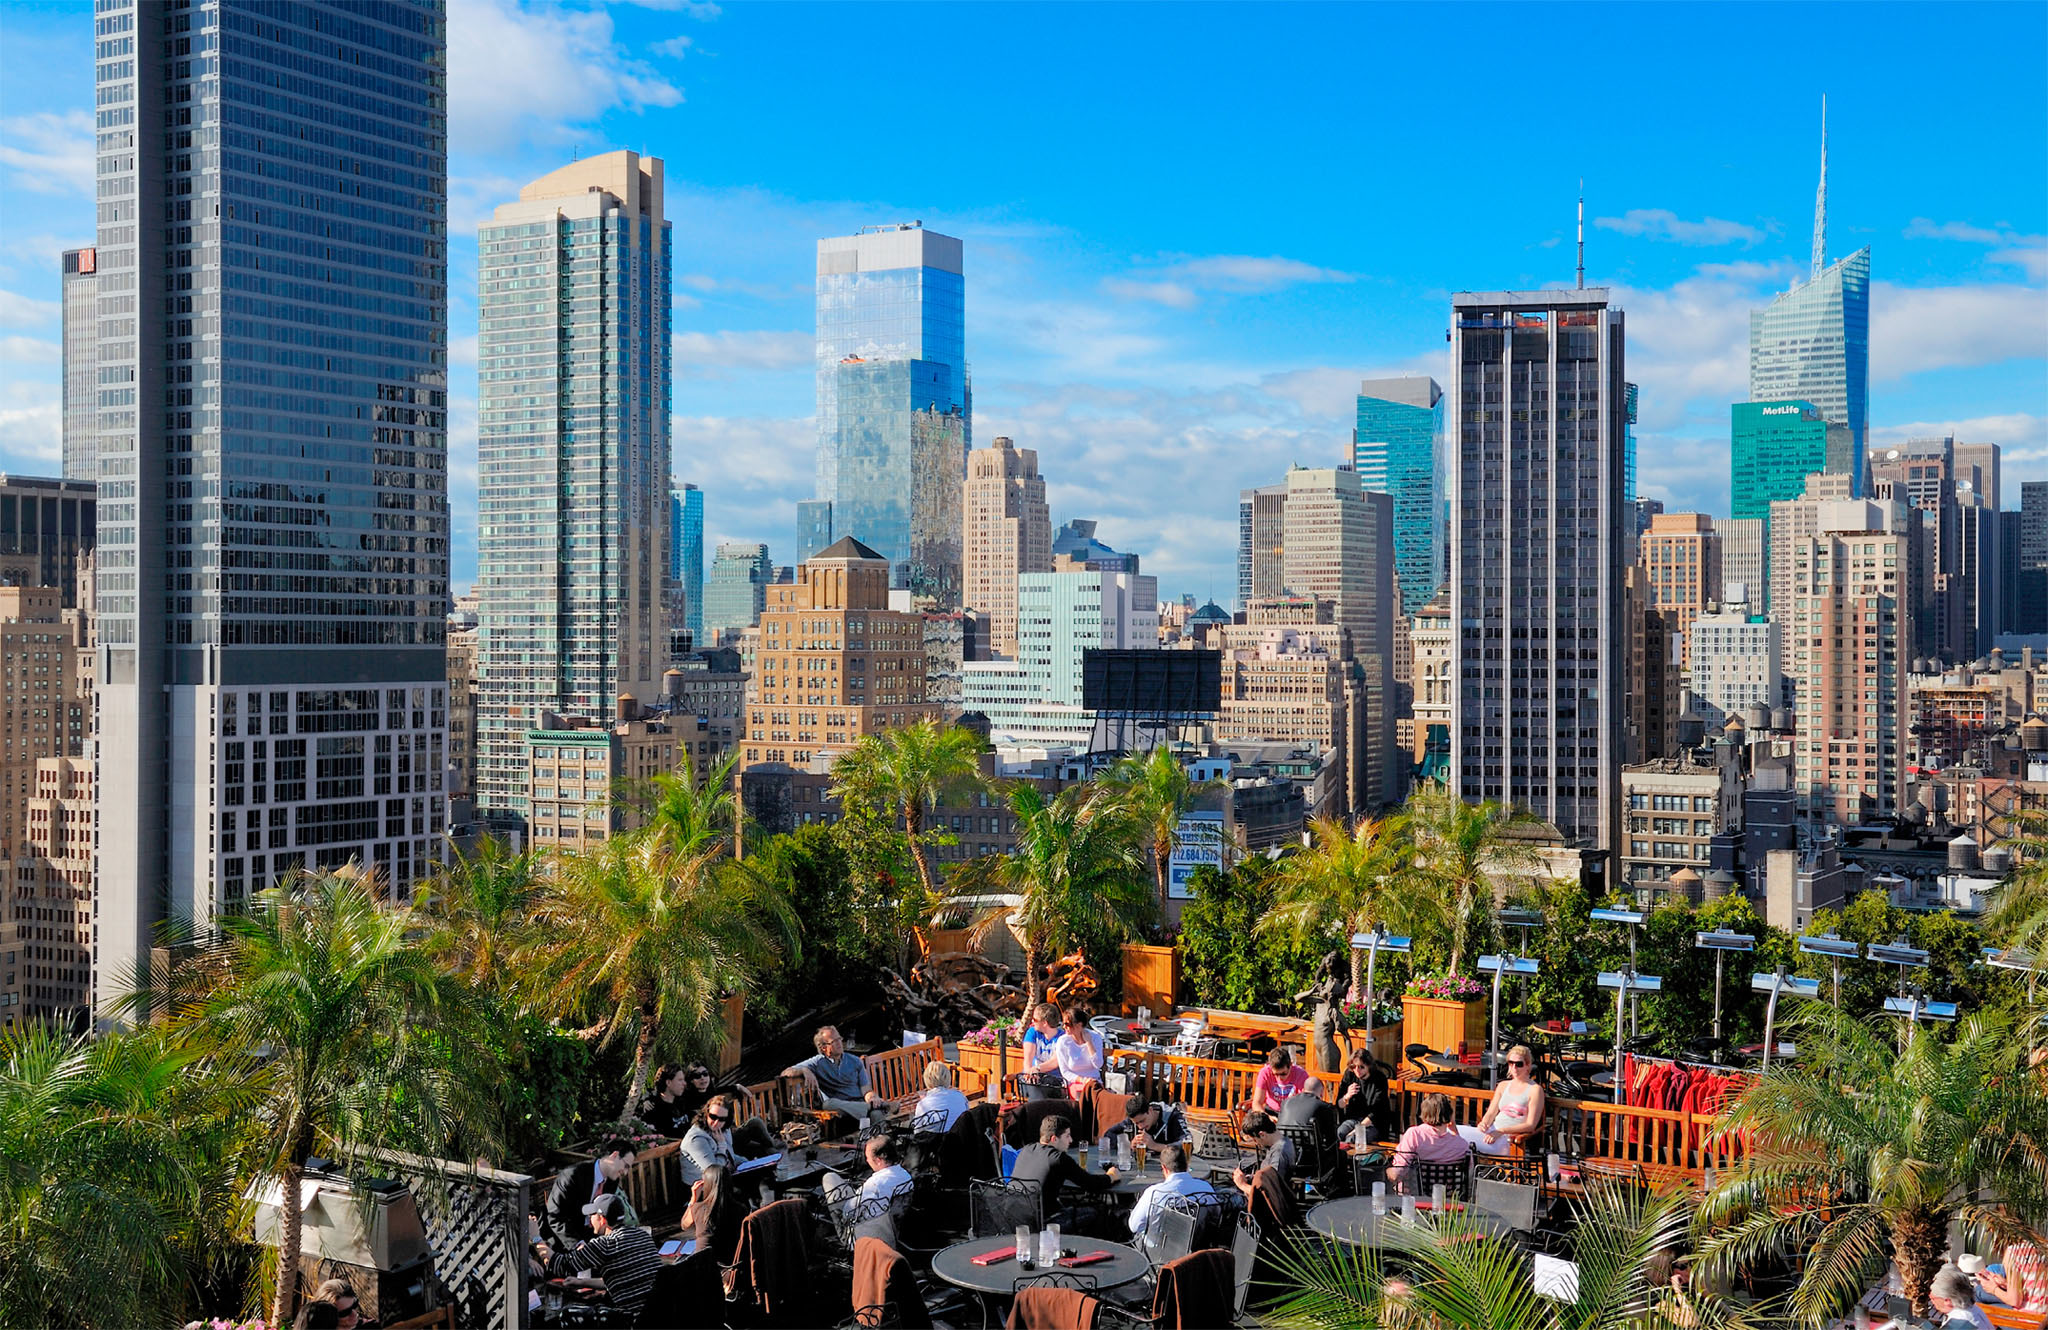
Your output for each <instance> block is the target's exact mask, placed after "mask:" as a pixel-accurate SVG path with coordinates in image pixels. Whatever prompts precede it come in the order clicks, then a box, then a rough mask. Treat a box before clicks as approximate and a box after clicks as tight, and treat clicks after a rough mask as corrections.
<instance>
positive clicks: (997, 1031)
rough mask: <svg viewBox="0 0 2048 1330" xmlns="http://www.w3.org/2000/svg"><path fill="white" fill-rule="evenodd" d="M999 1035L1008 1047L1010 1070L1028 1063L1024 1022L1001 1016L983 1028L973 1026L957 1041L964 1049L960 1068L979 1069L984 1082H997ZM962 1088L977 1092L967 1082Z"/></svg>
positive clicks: (961, 1050) (966, 1070) (1019, 1068)
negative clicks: (1025, 1059)
mask: <svg viewBox="0 0 2048 1330" xmlns="http://www.w3.org/2000/svg"><path fill="white" fill-rule="evenodd" d="M999 1039H1000V1041H1001V1042H1002V1043H1003V1044H1005V1045H1006V1046H1007V1048H1008V1060H1009V1066H1008V1068H1007V1070H1009V1071H1011V1072H1016V1071H1020V1070H1022V1069H1023V1065H1024V1048H1023V1039H1024V1026H1023V1023H1022V1022H1021V1021H1019V1020H1018V1019H1017V1018H1016V1017H1014V1016H998V1017H996V1018H995V1019H993V1020H991V1021H990V1022H989V1023H988V1024H986V1025H984V1026H982V1027H981V1028H980V1029H979V1030H969V1031H968V1032H967V1033H966V1034H963V1035H961V1036H960V1039H959V1043H958V1045H957V1047H958V1048H959V1050H960V1051H959V1059H960V1063H959V1065H960V1070H961V1071H963V1072H968V1071H971V1072H973V1073H975V1074H976V1075H977V1076H979V1077H980V1078H981V1080H982V1083H983V1084H984V1085H986V1084H991V1083H993V1082H994V1081H995V1079H996V1075H997V1069H996V1055H997V1050H996V1045H997V1042H998V1040H999ZM960 1088H961V1090H962V1091H965V1092H966V1093H969V1094H972V1093H973V1091H972V1090H970V1089H969V1088H968V1087H967V1086H965V1085H962V1086H961V1087H960Z"/></svg>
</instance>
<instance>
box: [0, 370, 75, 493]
mask: <svg viewBox="0 0 2048 1330" xmlns="http://www.w3.org/2000/svg"><path fill="white" fill-rule="evenodd" d="M63 458H64V407H63V401H62V390H61V389H59V388H56V387H54V386H51V385H48V384H29V383H12V384H9V385H7V390H6V397H5V399H4V400H0V461H4V462H5V464H6V466H7V467H10V468H16V469H20V470H25V471H30V472H42V473H46V474H47V473H48V471H49V469H50V468H51V467H53V466H55V465H56V464H57V463H59V462H61V461H63Z"/></svg>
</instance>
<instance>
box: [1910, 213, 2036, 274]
mask: <svg viewBox="0 0 2048 1330" xmlns="http://www.w3.org/2000/svg"><path fill="white" fill-rule="evenodd" d="M1904 235H1905V236H1906V238H1907V239H1908V240H1960V241H1963V242H1964V243H1966V244H1972V245H1996V246H1998V248H1996V249H1994V250H1992V251H1991V253H1989V254H1987V255H1985V258H1986V259H1988V260H1989V261H1990V262H1992V263H1998V264H2003V265H2005V266H2007V267H2013V268H2019V269H2021V270H2022V271H2024V272H2025V273H2026V274H2027V276H2028V277H2029V278H2030V279H2031V280H2033V281H2036V282H2048V236H2036V235H2022V234H2020V232H2018V231H2016V230H2014V229H2013V228H2012V227H2010V226H2008V225H2006V224H2005V223H2003V222H2000V223H1999V224H1998V225H1997V226H1996V227H1987V226H1977V225H1974V224H1972V223H1970V222H1939V223H1937V222H1934V221H1931V220H1930V219H1928V218H1925V217H1915V218H1914V219H1913V221H1912V224H1911V225H1909V226H1907V227H1906V229H1905V232H1904Z"/></svg>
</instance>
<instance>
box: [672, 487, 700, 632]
mask: <svg viewBox="0 0 2048 1330" xmlns="http://www.w3.org/2000/svg"><path fill="white" fill-rule="evenodd" d="M668 505H669V508H668V511H669V565H668V567H669V573H668V576H669V581H670V583H671V584H673V585H674V586H675V588H676V589H677V590H678V591H680V592H681V593H682V597H683V628H684V629H685V630H686V631H687V632H688V633H689V634H690V642H691V644H692V645H693V646H694V645H701V643H700V639H701V638H702V637H703V636H704V491H703V490H700V489H698V488H697V487H696V486H695V485H684V486H683V487H682V488H681V489H679V490H676V491H674V492H672V493H671V494H670V495H669V496H668Z"/></svg>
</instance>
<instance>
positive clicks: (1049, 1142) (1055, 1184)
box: [1010, 1113, 1121, 1232]
mask: <svg viewBox="0 0 2048 1330" xmlns="http://www.w3.org/2000/svg"><path fill="white" fill-rule="evenodd" d="M1073 1148H1074V1120H1073V1119H1072V1118H1070V1117H1065V1116H1063V1115H1061V1114H1058V1113H1054V1114H1051V1115H1049V1116H1048V1117H1047V1118H1046V1119H1045V1120H1044V1121H1043V1122H1040V1123H1039V1124H1038V1143H1037V1144H1035V1145H1027V1146H1025V1147H1024V1148H1023V1149H1021V1150H1019V1151H1018V1152H1017V1160H1016V1162H1015V1163H1013V1164H1011V1165H1010V1180H1011V1181H1012V1182H1035V1183H1037V1184H1038V1191H1039V1195H1041V1196H1042V1197H1044V1198H1045V1212H1046V1218H1047V1219H1048V1220H1051V1221H1052V1222H1054V1223H1058V1224H1060V1225H1061V1226H1062V1227H1065V1228H1067V1229H1069V1230H1071V1231H1074V1232H1080V1231H1083V1230H1084V1229H1086V1228H1087V1227H1089V1226H1090V1225H1092V1224H1093V1223H1094V1221H1095V1217H1096V1216H1095V1211H1094V1210H1093V1209H1090V1208H1083V1207H1080V1206H1072V1205H1064V1203H1063V1202H1062V1201H1061V1199H1060V1193H1061V1191H1062V1190H1064V1189H1065V1188H1069V1187H1071V1188H1073V1189H1074V1191H1076V1192H1079V1193H1081V1194H1083V1195H1086V1196H1100V1195H1102V1194H1103V1193H1104V1192H1107V1191H1109V1190H1110V1189H1111V1188H1112V1187H1114V1186H1116V1184H1117V1179H1118V1178H1119V1177H1120V1176H1121V1175H1120V1174H1119V1173H1118V1172H1117V1170H1116V1168H1115V1166H1114V1165H1112V1166H1111V1167H1110V1168H1109V1169H1108V1171H1107V1172H1104V1173H1090V1172H1088V1171H1087V1170H1085V1169H1083V1168H1082V1167H1081V1165H1080V1164H1078V1163H1076V1162H1075V1161H1074V1157H1073V1156H1072V1155H1071V1154H1068V1153H1067V1152H1068V1151H1069V1150H1071V1149H1073ZM1055 1206H1062V1209H1061V1210H1060V1211H1059V1212H1058V1213H1057V1214H1056V1213H1055V1212H1054V1207H1055Z"/></svg>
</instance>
